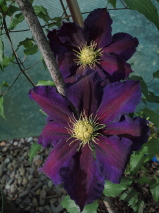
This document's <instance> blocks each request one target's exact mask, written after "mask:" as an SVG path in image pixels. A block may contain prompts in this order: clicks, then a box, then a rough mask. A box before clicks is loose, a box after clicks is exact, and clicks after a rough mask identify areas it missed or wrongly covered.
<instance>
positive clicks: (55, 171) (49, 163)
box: [39, 139, 79, 185]
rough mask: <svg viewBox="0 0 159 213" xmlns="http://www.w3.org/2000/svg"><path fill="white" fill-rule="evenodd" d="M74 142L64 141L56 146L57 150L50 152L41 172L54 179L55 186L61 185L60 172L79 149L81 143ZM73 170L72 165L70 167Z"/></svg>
mask: <svg viewBox="0 0 159 213" xmlns="http://www.w3.org/2000/svg"><path fill="white" fill-rule="evenodd" d="M71 142H72V140H69V141H67V142H66V141H65V140H64V139H62V140H61V141H60V142H59V143H57V144H56V146H55V148H53V150H52V151H51V152H50V154H49V156H48V158H47V159H46V161H45V164H44V166H43V167H42V168H40V169H39V171H41V172H43V173H45V174H46V175H47V176H48V177H49V178H51V179H52V181H53V182H54V184H55V185H57V184H60V183H61V182H62V181H63V180H62V179H61V176H60V170H61V169H62V168H63V167H64V168H65V165H66V164H67V163H68V162H69V160H70V159H71V158H72V156H73V155H74V154H75V153H76V150H77V149H78V146H79V142H77V141H76V142H73V143H72V144H71ZM70 169H71V165H70Z"/></svg>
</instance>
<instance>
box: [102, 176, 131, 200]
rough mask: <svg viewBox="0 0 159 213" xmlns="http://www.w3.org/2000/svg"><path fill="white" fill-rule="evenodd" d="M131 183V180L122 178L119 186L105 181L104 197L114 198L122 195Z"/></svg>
mask: <svg viewBox="0 0 159 213" xmlns="http://www.w3.org/2000/svg"><path fill="white" fill-rule="evenodd" d="M131 183H132V179H130V178H127V177H124V178H122V180H121V182H120V184H114V183H112V182H110V181H108V180H106V181H105V185H104V191H103V193H104V195H105V196H108V197H116V196H118V195H119V194H121V193H122V191H124V190H125V189H127V187H128V186H130V184H131Z"/></svg>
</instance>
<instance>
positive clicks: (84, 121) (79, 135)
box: [68, 113, 105, 148]
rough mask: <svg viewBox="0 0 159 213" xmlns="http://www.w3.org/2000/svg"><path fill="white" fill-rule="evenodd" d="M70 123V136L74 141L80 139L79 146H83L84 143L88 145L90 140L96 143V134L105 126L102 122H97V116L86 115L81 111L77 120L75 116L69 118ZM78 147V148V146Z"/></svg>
mask: <svg viewBox="0 0 159 213" xmlns="http://www.w3.org/2000/svg"><path fill="white" fill-rule="evenodd" d="M70 122H71V125H70V124H69V129H68V132H69V133H70V135H71V138H72V137H73V138H75V140H74V141H73V142H75V141H77V140H78V141H80V142H81V144H80V147H84V146H85V145H86V144H88V145H89V147H90V142H92V141H93V142H94V143H96V140H97V136H98V135H101V133H99V130H100V129H103V128H104V127H105V125H104V124H100V123H98V118H97V117H94V118H93V116H92V115H90V116H89V117H87V116H86V115H85V113H81V115H80V118H79V119H78V120H77V119H76V118H75V117H73V118H70ZM80 147H79V148H80Z"/></svg>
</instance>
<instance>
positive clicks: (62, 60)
mask: <svg viewBox="0 0 159 213" xmlns="http://www.w3.org/2000/svg"><path fill="white" fill-rule="evenodd" d="M74 58H75V57H74V54H73V52H63V53H62V54H58V56H57V57H56V59H57V63H58V65H59V68H60V71H61V74H62V77H63V78H64V79H66V78H67V77H68V76H69V75H72V74H74V75H75V74H76V70H77V69H78V66H77V65H76V64H75V62H74Z"/></svg>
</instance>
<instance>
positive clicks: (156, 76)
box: [153, 70, 159, 78]
mask: <svg viewBox="0 0 159 213" xmlns="http://www.w3.org/2000/svg"><path fill="white" fill-rule="evenodd" d="M153 78H159V70H157V71H156V72H154V73H153Z"/></svg>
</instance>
